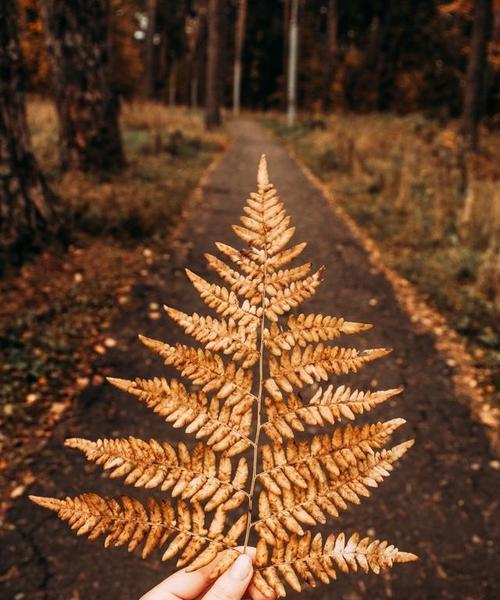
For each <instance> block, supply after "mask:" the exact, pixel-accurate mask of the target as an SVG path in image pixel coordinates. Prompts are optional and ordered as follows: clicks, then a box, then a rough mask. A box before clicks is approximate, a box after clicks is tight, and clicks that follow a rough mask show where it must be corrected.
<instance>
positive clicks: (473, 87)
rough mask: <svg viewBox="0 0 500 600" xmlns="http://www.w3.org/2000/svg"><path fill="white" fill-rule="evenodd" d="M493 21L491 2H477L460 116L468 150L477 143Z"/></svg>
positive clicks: (478, 0)
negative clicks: (487, 52)
mask: <svg viewBox="0 0 500 600" xmlns="http://www.w3.org/2000/svg"><path fill="white" fill-rule="evenodd" d="M492 20H493V14H492V2H491V0H476V2H475V6H474V25H473V28H472V39H471V47H470V54H469V62H468V64H467V76H466V80H465V97H464V108H463V113H462V134H463V137H464V141H465V143H466V145H467V146H468V147H469V148H470V149H471V150H475V149H476V148H477V143H478V124H479V121H480V119H481V113H482V108H483V106H482V104H483V99H484V84H485V79H486V78H485V71H486V51H487V47H488V41H489V37H490V32H491V23H492Z"/></svg>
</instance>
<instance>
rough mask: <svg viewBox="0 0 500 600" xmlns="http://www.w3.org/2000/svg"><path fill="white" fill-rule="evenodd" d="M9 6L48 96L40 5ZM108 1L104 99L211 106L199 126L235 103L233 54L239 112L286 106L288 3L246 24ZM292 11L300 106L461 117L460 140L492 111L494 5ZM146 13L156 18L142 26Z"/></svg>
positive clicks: (227, 12) (249, 16)
mask: <svg viewBox="0 0 500 600" xmlns="http://www.w3.org/2000/svg"><path fill="white" fill-rule="evenodd" d="M18 1H19V2H20V3H21V4H22V5H23V7H24V11H23V15H24V17H23V19H22V20H21V27H22V37H21V43H22V49H23V54H24V57H25V60H26V63H27V73H28V75H29V79H28V88H29V89H35V90H37V91H47V89H48V88H47V85H46V83H45V81H46V73H47V61H46V58H45V55H44V49H43V45H42V43H41V40H42V35H43V31H42V26H41V23H40V19H39V17H38V16H37V15H38V10H39V7H38V4H39V3H41V2H42V1H43V2H45V0H18ZM47 1H48V0H47ZM103 1H104V0H103ZM110 2H111V7H112V12H111V20H110V29H111V42H112V43H111V57H110V60H111V65H112V69H111V85H112V90H113V92H115V93H118V94H120V95H124V96H131V95H134V94H141V93H144V90H145V88H148V92H147V96H148V97H151V98H155V99H158V100H164V101H167V100H168V101H170V102H171V103H174V102H178V103H180V104H191V105H197V104H198V103H199V102H201V103H203V104H205V105H206V106H207V107H208V106H209V111H208V112H209V113H210V115H207V120H208V121H210V122H212V121H213V119H214V115H216V113H217V110H215V108H214V107H215V105H217V104H218V105H220V104H226V105H228V104H230V103H231V100H232V99H234V101H235V103H236V104H238V98H237V97H235V90H236V89H239V87H240V85H239V84H238V83H237V81H236V79H237V78H238V77H239V76H238V75H237V73H239V71H240V69H239V66H238V65H239V64H240V62H239V56H240V50H241V103H242V104H243V105H244V106H247V107H249V108H254V109H284V108H285V107H286V104H287V100H286V96H287V81H289V78H288V73H287V71H288V58H289V56H290V54H289V39H288V38H289V32H290V28H289V22H290V13H291V6H292V2H291V0H276V1H275V2H269V1H268V0H252V3H251V4H249V3H248V9H247V12H246V19H244V16H245V14H244V6H245V4H246V2H244V1H240V0H176V1H175V2H167V1H166V0H110ZM66 4H68V5H73V4H74V3H73V2H71V3H66ZM76 4H78V2H77V3H76ZM299 4H300V31H299V35H298V38H299V39H298V46H299V47H300V53H299V60H298V72H297V77H298V82H297V107H298V108H299V109H303V110H306V111H320V110H323V111H326V112H328V111H329V110H335V111H340V110H347V111H355V112H369V111H377V110H378V111H394V112H398V113H408V112H412V111H422V112H425V113H426V114H427V115H428V116H430V117H435V118H440V119H446V118H450V117H452V118H456V117H460V116H461V115H464V117H463V125H464V127H463V128H464V131H466V130H470V124H471V123H473V122H474V119H476V120H477V118H478V117H477V116H474V115H475V114H476V113H477V111H478V110H479V109H481V107H482V109H484V112H485V114H486V115H488V116H493V115H494V114H495V110H496V108H495V106H496V104H497V102H498V88H499V83H500V59H499V58H498V56H499V47H500V39H499V36H500V16H499V13H500V11H499V10H495V11H493V16H492V15H491V13H492V9H491V6H492V4H498V0H477V2H475V1H474V0H448V1H446V0H418V1H417V0H409V1H408V2H390V1H388V0H371V1H370V2H366V1H365V0H350V1H349V2H342V1H341V0H307V1H304V0H299ZM488 5H489V6H490V8H489V14H490V17H489V18H488V19H487V24H490V25H491V23H492V22H494V23H495V24H494V25H493V27H491V29H492V30H493V34H492V38H491V41H490V43H489V45H488V44H487V39H488V31H487V29H488V27H487V28H486V29H484V28H482V29H481V27H480V26H479V25H478V26H477V27H476V26H473V21H474V20H473V15H474V6H476V10H479V9H480V7H481V6H488ZM89 6H92V3H90V4H89ZM214 7H215V9H214ZM151 11H152V12H151ZM483 12H484V10H483ZM148 13H151V14H154V15H155V19H153V18H152V17H151V16H150V18H149V19H148ZM207 17H209V18H208V20H207ZM212 17H213V18H212ZM214 19H215V20H214ZM479 20H480V19H479ZM153 21H154V23H153ZM225 21H227V25H228V26H227V28H224V26H223V24H224V22H225ZM243 21H245V23H244V24H243V29H242V22H243ZM476 21H477V19H476ZM483 21H484V19H483ZM147 23H150V24H151V26H150V25H146V24H147ZM221 24H222V27H221ZM243 30H244V32H245V38H244V40H243V37H242V35H241V33H242V31H243ZM482 30H484V35H483V38H481V36H480V35H479V34H480V32H481V31H482ZM215 32H218V33H216V35H218V36H219V42H218V44H220V47H221V48H222V49H223V52H222V53H219V54H221V56H222V57H223V58H224V59H225V60H226V64H224V61H219V60H218V59H216V60H213V56H214V49H215V46H214V43H208V37H211V39H212V40H213V39H214V33H215ZM474 32H477V34H476V33H474ZM481 39H482V40H483V41H481ZM207 43H208V47H207ZM481 48H483V50H481ZM481 56H482V57H483V58H482V59H481ZM469 57H470V61H469ZM474 57H476V58H474ZM219 62H221V64H219ZM229 64H232V65H233V68H232V69H228V68H227V66H228V65H229ZM468 65H469V67H468ZM472 65H475V67H474V69H473V67H472ZM479 72H481V75H479V76H478V75H477V73H479ZM235 73H236V77H235ZM473 73H476V75H474V76H473ZM214 77H215V79H214ZM216 80H217V81H216ZM473 80H474V81H476V82H478V85H473V84H472V83H471V82H472V81H473ZM479 83H480V85H479ZM206 92H208V94H207V95H206V98H205V94H206ZM216 98H219V100H214V99H216ZM474 98H476V100H474ZM478 107H479V108H478ZM479 112H481V110H479ZM477 114H479V113H477ZM466 115H468V116H466ZM208 117H209V118H208ZM471 119H472V120H471ZM217 120H218V117H217V116H215V121H217ZM467 135H469V134H467ZM469 137H470V136H469Z"/></svg>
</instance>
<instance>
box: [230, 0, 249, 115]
mask: <svg viewBox="0 0 500 600" xmlns="http://www.w3.org/2000/svg"><path fill="white" fill-rule="evenodd" d="M246 20H247V0H238V14H237V17H236V26H235V36H234V73H233V113H234V114H235V115H238V114H239V112H240V104H241V54H242V52H243V41H244V39H245V27H246Z"/></svg>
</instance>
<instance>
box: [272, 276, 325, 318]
mask: <svg viewBox="0 0 500 600" xmlns="http://www.w3.org/2000/svg"><path fill="white" fill-rule="evenodd" d="M323 271H324V269H319V270H318V271H316V273H314V274H313V275H310V276H309V277H306V278H305V279H299V280H298V281H292V282H291V283H290V284H289V285H288V286H287V287H286V288H285V289H283V290H278V291H276V293H275V294H273V295H269V297H268V298H266V301H265V302H264V307H265V311H264V313H265V316H266V317H267V318H268V319H269V320H270V321H277V320H278V318H279V317H280V316H281V315H284V314H285V313H286V312H288V311H290V310H292V308H296V307H297V306H298V305H299V304H300V303H301V302H304V300H307V299H308V298H310V297H311V296H313V295H314V294H315V293H316V288H317V287H318V286H319V284H320V283H321V281H322V274H323ZM266 288H267V282H266Z"/></svg>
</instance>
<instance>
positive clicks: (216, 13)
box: [205, 0, 226, 129]
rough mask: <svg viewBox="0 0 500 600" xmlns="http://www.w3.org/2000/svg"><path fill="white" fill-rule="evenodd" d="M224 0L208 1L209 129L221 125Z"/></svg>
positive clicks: (206, 101)
mask: <svg viewBox="0 0 500 600" xmlns="http://www.w3.org/2000/svg"><path fill="white" fill-rule="evenodd" d="M225 8H226V7H225V2H224V0H208V14H207V22H208V39H207V73H206V91H205V105H206V117H205V119H206V125H207V128H208V129H212V128H213V127H217V126H218V125H220V123H221V112H220V111H221V105H222V101H223V85H224V78H223V41H224V40H223V36H224V21H225Z"/></svg>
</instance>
